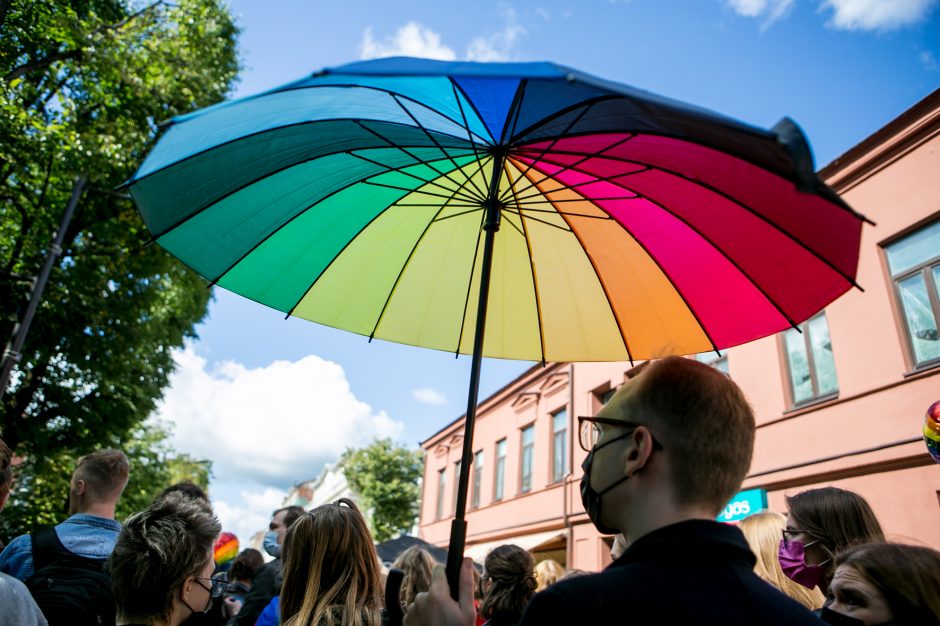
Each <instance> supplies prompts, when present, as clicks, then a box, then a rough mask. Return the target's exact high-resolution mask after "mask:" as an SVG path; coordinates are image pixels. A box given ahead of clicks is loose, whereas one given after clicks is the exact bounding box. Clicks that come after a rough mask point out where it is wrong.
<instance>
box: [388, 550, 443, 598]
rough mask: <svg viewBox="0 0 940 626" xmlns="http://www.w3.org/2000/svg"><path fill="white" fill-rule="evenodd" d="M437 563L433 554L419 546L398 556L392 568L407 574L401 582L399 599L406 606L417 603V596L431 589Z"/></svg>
mask: <svg viewBox="0 0 940 626" xmlns="http://www.w3.org/2000/svg"><path fill="white" fill-rule="evenodd" d="M435 565H437V561H435V560H434V557H433V556H431V554H430V553H429V552H428V551H427V550H425V549H423V548H420V547H418V546H411V547H410V548H408V549H407V550H405V551H404V552H402V553H401V554H399V555H398V558H397V559H395V562H394V563H392V567H394V568H395V569H400V570H401V571H403V572H404V573H405V577H404V579H403V580H402V582H401V594H400V595H399V598H400V599H401V601H402V602H403V603H405V604H411V603H412V602H414V601H415V596H417V595H418V594H419V593H421V592H423V591H427V590H428V589H430V588H431V574H432V573H433V572H434V566H435Z"/></svg>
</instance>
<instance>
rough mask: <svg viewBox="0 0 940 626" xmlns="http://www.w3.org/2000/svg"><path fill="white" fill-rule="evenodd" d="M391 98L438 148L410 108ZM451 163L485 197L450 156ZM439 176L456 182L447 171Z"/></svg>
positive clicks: (395, 98) (394, 97) (434, 140)
mask: <svg viewBox="0 0 940 626" xmlns="http://www.w3.org/2000/svg"><path fill="white" fill-rule="evenodd" d="M392 99H393V100H395V102H396V103H397V104H398V106H400V107H401V110H402V111H404V112H405V114H406V115H408V117H410V118H411V120H412V121H413V122H414V123H415V124H416V125H417V126H418V128H420V129H421V130H423V131H424V133H425V134H426V135H427V136H428V139H430V140H431V141H432V142H434V145H435V146H437V147H438V148H440V144H438V143H437V139H435V138H434V137H433V136H432V135H431V133H430V132H428V129H427V128H425V127H424V124H422V123H421V122H419V121H418V118H417V117H415V116H414V114H413V113H412V112H411V111H410V110H408V107H406V106H405V105H404V104H402V102H401V100H399V99H398V97H397V96H392ZM445 154H446V153H445ZM451 163H453V164H454V167H455V168H456V169H457V171H458V172H460V173H461V174H463V176H464V178H465V179H466V180H467V181H469V182H470V184H471V185H472V186H473V188H474V189H475V190H476V191H477V193H479V194H480V198H485V197H486V194H485V193H484V192H483V190H481V189H480V188H479V187H478V186H477V184H476V182H474V180H473V178H471V177H470V176H467V174H466V173H465V172H464V171H463V169H462V168H460V166H458V165H457V162H456V161H454V160H453V159H452V158H451ZM434 169H437V168H434ZM452 171H453V170H452ZM441 176H445V177H447V179H448V180H451V181H452V182H454V183H457V182H458V181H456V180H453V179H452V178H451V177H450V175H449V172H448V173H447V174H445V173H444V172H441Z"/></svg>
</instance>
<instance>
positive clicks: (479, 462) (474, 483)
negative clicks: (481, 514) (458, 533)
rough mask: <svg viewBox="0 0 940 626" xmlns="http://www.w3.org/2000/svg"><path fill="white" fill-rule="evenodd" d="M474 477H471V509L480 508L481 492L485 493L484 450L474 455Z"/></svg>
mask: <svg viewBox="0 0 940 626" xmlns="http://www.w3.org/2000/svg"><path fill="white" fill-rule="evenodd" d="M472 471H473V475H472V476H471V477H470V483H471V487H472V490H471V492H470V508H471V509H478V508H480V492H481V491H483V449H482V448H481V449H479V450H477V451H476V452H474V453H473V468H472Z"/></svg>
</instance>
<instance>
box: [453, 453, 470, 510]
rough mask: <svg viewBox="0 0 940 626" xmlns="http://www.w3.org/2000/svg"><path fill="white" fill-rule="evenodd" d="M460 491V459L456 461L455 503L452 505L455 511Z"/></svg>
mask: <svg viewBox="0 0 940 626" xmlns="http://www.w3.org/2000/svg"><path fill="white" fill-rule="evenodd" d="M458 491H460V461H457V462H456V463H454V503H453V504H452V505H451V508H452V509H454V510H455V511H456V510H457V492H458ZM465 502H466V501H465Z"/></svg>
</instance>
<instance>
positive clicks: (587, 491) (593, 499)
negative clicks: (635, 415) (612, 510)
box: [581, 430, 633, 535]
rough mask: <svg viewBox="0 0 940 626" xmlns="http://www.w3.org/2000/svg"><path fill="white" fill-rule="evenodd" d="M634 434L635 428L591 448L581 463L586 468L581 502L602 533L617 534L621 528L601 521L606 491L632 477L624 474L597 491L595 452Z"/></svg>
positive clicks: (582, 482)
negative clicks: (594, 483)
mask: <svg viewBox="0 0 940 626" xmlns="http://www.w3.org/2000/svg"><path fill="white" fill-rule="evenodd" d="M632 434H633V430H631V431H630V432H628V433H625V434H623V435H620V436H619V437H614V438H613V439H611V440H610V441H605V442H604V443H603V444H601V445H599V446H595V447H593V448H591V451H590V452H588V455H587V458H586V459H584V463H582V464H581V469H582V470H584V474H582V476H581V504H583V505H584V510H585V511H586V512H587V514H588V517H589V518H591V523H593V524H594V528H596V529H597V532H599V533H601V534H602V535H616V534H617V533H619V532H620V529H619V528H612V527H610V526H605V525H604V524H603V523H601V499H602V498H603V496H604V494H605V493H607V492H608V491H610V490H611V489H613V488H614V487H616V486H617V485H619V484H620V483H622V482H624V481H625V480H627V479H628V478H630V477H629V476H624V477H622V478H620V479H619V480H616V481H614V483H613V484H612V485H608V486H607V487H605V488H604V489H602V490H601V491H595V490H594V488H593V487H591V464H592V463H593V462H594V453H595V452H597V451H598V450H601V449H602V448H604V447H606V446H609V445H610V444H612V443H614V442H616V441H620V440H621V439H626V438H627V437H629V436H630V435H632Z"/></svg>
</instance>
